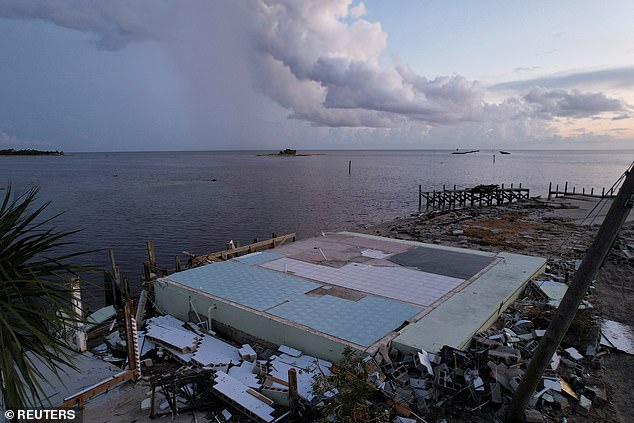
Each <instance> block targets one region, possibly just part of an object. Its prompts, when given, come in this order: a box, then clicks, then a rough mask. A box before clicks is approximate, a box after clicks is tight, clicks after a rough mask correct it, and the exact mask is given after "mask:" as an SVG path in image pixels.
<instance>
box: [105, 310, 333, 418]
mask: <svg viewBox="0 0 634 423" xmlns="http://www.w3.org/2000/svg"><path fill="white" fill-rule="evenodd" d="M113 326H114V325H113ZM138 336H139V346H140V357H141V365H142V367H143V368H144V369H143V370H144V375H145V376H144V379H145V380H147V381H149V383H150V386H151V390H150V392H148V398H146V399H145V400H143V402H142V404H141V408H142V409H143V410H148V411H149V414H150V417H160V416H164V415H173V416H175V415H178V414H181V413H183V412H186V411H190V410H196V409H207V408H208V409H210V410H212V411H211V412H210V414H209V415H208V417H209V420H211V421H227V420H229V419H230V418H231V416H233V414H232V412H231V411H228V410H227V408H231V409H233V411H237V412H240V413H241V414H242V415H243V416H246V417H247V418H249V419H251V420H254V421H263V422H272V421H274V420H279V419H280V418H282V417H285V416H286V415H287V414H288V407H289V406H290V400H289V398H290V396H289V391H290V390H291V389H292V387H291V382H290V381H289V373H290V371H291V369H292V370H293V371H294V372H295V374H296V388H295V389H296V391H297V393H298V397H299V398H300V399H301V401H302V403H303V404H305V405H308V404H310V403H311V401H313V399H314V395H313V383H314V379H315V377H316V376H317V375H318V374H319V375H325V376H327V375H329V374H330V369H331V367H332V363H330V362H328V361H325V360H321V359H318V358H315V357H311V356H309V355H305V354H303V352H302V351H299V350H297V349H294V348H291V347H288V346H285V345H281V346H280V347H279V349H278V350H276V351H273V350H270V349H265V348H262V347H260V346H259V345H250V344H244V345H241V346H234V345H232V344H230V343H228V342H226V341H224V340H222V339H220V338H219V337H218V336H216V334H215V333H214V332H213V331H211V330H209V329H208V328H207V322H200V323H198V324H195V323H192V322H182V321H180V320H178V319H176V318H175V317H173V316H169V315H164V316H156V317H152V318H149V319H147V320H146V321H145V328H144V330H143V331H139V333H138ZM105 339H106V343H104V344H101V345H99V346H97V347H96V348H94V349H93V352H95V353H98V354H100V355H101V356H102V358H104V359H106V360H108V361H111V362H116V363H117V364H124V361H125V355H124V354H125V350H126V346H125V341H124V340H122V338H121V337H120V336H119V332H118V331H114V332H112V333H111V334H109V335H107V336H106V337H105ZM148 370H149V371H148ZM214 410H215V411H214Z"/></svg>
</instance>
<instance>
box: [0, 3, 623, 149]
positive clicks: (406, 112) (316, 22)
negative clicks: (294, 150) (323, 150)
mask: <svg viewBox="0 0 634 423" xmlns="http://www.w3.org/2000/svg"><path fill="white" fill-rule="evenodd" d="M364 16H366V7H365V4H364V3H362V2H353V1H352V0H315V1H301V2H298V1H296V0H217V1H205V0H191V1H188V2H176V1H174V2H171V1H162V2H159V1H156V0H138V1H134V2H130V1H127V0H110V1H85V0H55V1H46V0H4V1H3V2H2V3H0V17H5V18H11V19H36V20H42V21H47V22H51V23H53V24H55V25H58V26H61V27H64V28H70V29H74V30H78V31H82V32H85V33H91V34H94V35H95V36H96V45H97V46H98V47H99V48H101V49H105V50H117V49H122V48H125V47H126V46H128V45H130V44H131V43H138V42H144V41H153V42H157V43H159V45H161V46H162V48H163V49H164V51H165V53H166V56H167V57H169V58H170V59H171V62H172V64H173V66H174V68H175V69H176V73H177V74H178V75H180V77H181V80H182V84H183V89H184V91H185V92H186V93H187V97H188V98H189V101H190V106H189V107H190V110H189V113H188V116H190V119H192V122H193V123H192V125H191V126H192V128H194V129H193V130H192V131H193V135H194V136H195V137H198V138H200V139H205V137H209V136H210V135H209V134H214V133H220V134H232V135H231V136H232V137H234V139H235V141H239V140H245V139H250V138H254V137H257V136H258V135H259V133H260V132H259V130H258V124H257V122H256V121H257V117H258V114H259V113H260V112H261V111H260V110H258V107H259V106H258V104H259V103H260V102H259V100H258V96H259V95H261V94H264V95H265V96H266V97H268V98H269V99H271V100H273V101H274V102H275V103H277V104H278V105H280V106H281V107H283V108H284V109H285V110H287V115H288V117H289V118H291V119H294V120H299V121H304V122H308V123H309V124H311V125H313V126H321V127H334V128H340V127H350V128H391V129H394V128H396V129H398V130H402V129H403V128H407V132H408V133H409V134H417V135H416V136H419V135H418V134H420V133H425V134H429V133H431V132H430V131H431V128H440V127H449V128H456V127H457V125H462V126H461V127H460V129H459V130H456V131H455V132H456V133H461V131H467V132H468V130H477V131H478V133H479V134H481V136H482V137H488V136H489V134H496V135H498V136H500V134H502V135H505V136H507V135H509V134H513V135H518V134H520V133H526V132H528V131H530V132H531V133H536V134H537V133H539V134H541V135H544V131H550V129H549V128H545V127H544V121H548V120H552V119H557V118H560V117H565V118H584V117H596V116H600V115H602V114H604V113H617V114H618V116H617V117H616V118H627V117H629V113H628V109H627V105H625V104H624V103H623V102H622V101H621V100H617V99H614V98H610V97H608V96H606V95H605V94H603V93H601V92H580V91H577V90H574V89H573V90H565V89H562V88H567V87H566V86H563V87H562V86H559V85H566V84H569V85H574V84H573V83H574V81H579V80H580V79H581V80H583V79H584V78H585V79H586V80H603V81H606V80H609V81H612V83H613V84H617V85H619V84H622V85H627V84H629V85H630V86H631V84H632V83H634V73H633V72H632V71H633V70H634V68H621V69H612V70H606V71H601V72H594V73H585V74H581V73H579V74H575V75H568V76H560V77H553V78H542V79H533V80H530V81H513V82H508V83H505V84H498V85H496V86H494V87H493V89H511V90H514V93H513V94H512V95H510V96H509V97H508V98H506V99H505V100H503V101H501V102H498V103H492V102H489V101H487V100H486V96H487V88H486V87H482V86H481V84H479V83H478V82H477V81H473V80H469V79H467V78H466V77H464V76H461V75H456V74H454V75H444V76H435V77H431V78H428V77H425V76H423V75H420V74H418V73H417V72H415V71H414V70H413V69H412V68H410V67H409V66H407V65H406V64H401V63H395V64H393V65H392V66H385V65H383V63H382V61H381V55H382V54H383V53H384V51H385V49H386V46H387V39H388V36H387V33H386V32H385V31H384V30H383V28H382V27H381V24H380V23H378V22H371V21H369V20H367V19H365V18H364ZM535 69H536V67H530V68H518V69H516V71H531V70H535ZM540 82H542V84H540ZM536 85H541V88H534V87H535V86H536ZM551 88H554V89H551ZM269 113H270V112H269ZM533 119H534V120H536V121H538V122H536V121H534V120H533ZM254 122H255V123H254ZM495 125H498V126H497V127H495ZM540 125H541V126H540ZM537 126H540V128H537ZM436 132H437V133H438V134H440V135H442V136H447V134H446V133H445V132H444V130H436ZM467 132H464V133H463V135H464V137H466V138H468V137H469V136H470V135H469V133H467Z"/></svg>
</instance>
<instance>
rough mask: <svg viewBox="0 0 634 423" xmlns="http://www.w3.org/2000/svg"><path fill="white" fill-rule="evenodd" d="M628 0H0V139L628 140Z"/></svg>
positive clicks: (319, 145)
mask: <svg viewBox="0 0 634 423" xmlns="http://www.w3.org/2000/svg"><path fill="white" fill-rule="evenodd" d="M632 22H634V5H633V4H632V3H631V1H620V0H614V1H610V2H609V3H605V2H597V1H586V0H561V1H557V2H547V1H533V2H525V1H521V2H520V1H514V2H509V1H501V0H500V1H492V0H482V1H477V2H473V1H420V0H394V1H382V0H365V1H362V2H360V1H356V0H355V1H352V0H350V1H348V0H313V1H297V0H214V1H206V0H187V1H175V0H137V1H134V2H130V1H127V0H110V1H107V2H103V1H98V0H0V58H1V59H0V99H1V101H0V148H39V149H58V150H64V151H145V150H240V149H274V150H275V149H281V148H286V147H291V148H296V149H419V148H420V149H425V148H430V149H437V148H441V149H452V150H453V149H455V148H482V149H488V148H491V149H498V148H499V149H533V148H535V149H537V148H552V149H617V148H620V149H623V148H625V149H632V148H634V42H633V41H634V25H632V24H631V23H632Z"/></svg>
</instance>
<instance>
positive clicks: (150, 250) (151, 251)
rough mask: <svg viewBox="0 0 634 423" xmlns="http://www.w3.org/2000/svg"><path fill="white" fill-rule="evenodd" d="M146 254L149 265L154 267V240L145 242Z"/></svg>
mask: <svg viewBox="0 0 634 423" xmlns="http://www.w3.org/2000/svg"><path fill="white" fill-rule="evenodd" d="M146 245H147V256H148V259H149V260H150V266H151V267H152V268H153V269H154V268H156V254H154V241H148V242H147V244H146Z"/></svg>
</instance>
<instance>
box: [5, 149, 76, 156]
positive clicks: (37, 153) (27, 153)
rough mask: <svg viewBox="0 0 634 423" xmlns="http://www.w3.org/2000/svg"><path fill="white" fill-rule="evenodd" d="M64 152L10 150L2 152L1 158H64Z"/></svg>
mask: <svg viewBox="0 0 634 423" xmlns="http://www.w3.org/2000/svg"><path fill="white" fill-rule="evenodd" d="M63 155H64V152H63V151H57V150H55V151H40V150H33V149H27V150H15V149H13V148H9V149H7V150H0V156H63Z"/></svg>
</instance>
